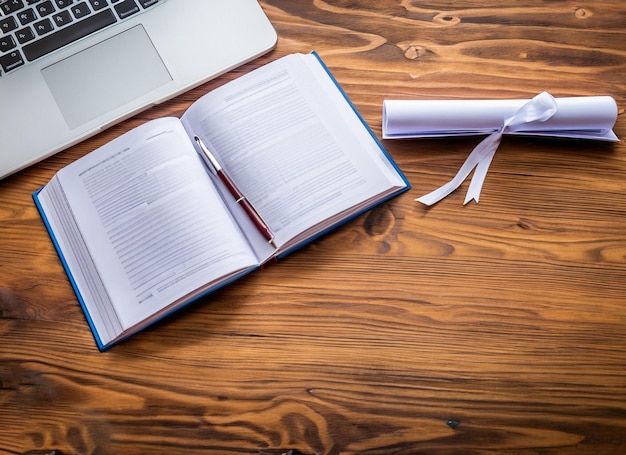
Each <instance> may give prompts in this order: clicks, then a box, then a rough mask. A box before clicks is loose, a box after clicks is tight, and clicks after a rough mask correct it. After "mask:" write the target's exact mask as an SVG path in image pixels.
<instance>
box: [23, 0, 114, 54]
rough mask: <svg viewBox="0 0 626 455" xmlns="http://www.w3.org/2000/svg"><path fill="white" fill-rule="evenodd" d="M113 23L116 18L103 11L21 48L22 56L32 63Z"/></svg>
mask: <svg viewBox="0 0 626 455" xmlns="http://www.w3.org/2000/svg"><path fill="white" fill-rule="evenodd" d="M115 22H116V18H115V15H114V14H113V12H112V11H111V10H108V9H106V10H103V11H101V12H99V13H97V14H94V15H93V16H90V17H88V18H86V19H84V20H82V21H80V22H76V23H74V24H72V25H69V26H67V27H65V28H62V29H61V30H59V31H57V32H55V33H51V34H49V35H46V36H45V37H43V38H41V39H40V40H38V41H35V42H33V43H30V44H27V45H26V46H24V47H23V51H24V55H25V56H26V59H27V60H29V61H33V60H35V59H37V58H39V57H41V56H43V55H46V54H49V53H50V52H52V51H55V50H57V49H60V48H62V47H63V46H65V45H66V44H69V43H71V42H73V41H76V40H78V39H80V38H83V37H85V36H87V35H89V34H91V33H93V32H95V31H97V30H100V29H102V28H104V27H107V26H109V25H111V24H114V23H115Z"/></svg>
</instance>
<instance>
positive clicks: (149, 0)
mask: <svg viewBox="0 0 626 455" xmlns="http://www.w3.org/2000/svg"><path fill="white" fill-rule="evenodd" d="M157 3H159V0H139V4H140V5H141V6H142V8H144V9H145V8H149V7H151V6H152V5H156V4H157Z"/></svg>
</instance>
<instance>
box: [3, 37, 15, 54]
mask: <svg viewBox="0 0 626 455" xmlns="http://www.w3.org/2000/svg"><path fill="white" fill-rule="evenodd" d="M15 46H17V44H15V40H14V39H13V37H12V36H11V35H9V36H3V37H0V52H3V53H4V52H9V51H10V50H11V49H13V48H14V47H15Z"/></svg>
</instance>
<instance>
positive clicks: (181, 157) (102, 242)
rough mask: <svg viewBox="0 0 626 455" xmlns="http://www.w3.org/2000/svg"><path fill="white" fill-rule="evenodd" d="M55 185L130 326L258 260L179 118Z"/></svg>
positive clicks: (86, 162) (79, 164) (118, 143)
mask: <svg viewBox="0 0 626 455" xmlns="http://www.w3.org/2000/svg"><path fill="white" fill-rule="evenodd" d="M58 180H59V182H60V185H61V186H62V188H63V190H64V192H65V197H66V198H67V201H68V204H69V206H71V208H72V214H73V217H74V218H75V220H76V224H77V225H78V227H79V229H80V232H81V235H82V237H83V239H84V243H85V245H86V246H87V248H88V249H89V252H90V255H91V257H92V258H93V261H94V263H95V267H96V268H97V271H98V274H99V276H100V277H101V279H102V282H103V283H104V286H105V288H106V291H107V293H108V294H109V298H110V301H111V302H115V310H116V313H117V314H118V316H119V318H120V321H121V324H122V327H123V328H125V329H127V328H129V327H132V326H133V325H135V324H137V323H139V322H140V321H142V320H143V319H145V318H147V317H149V316H151V315H153V314H154V313H158V312H159V311H160V310H162V309H164V308H166V307H168V305H170V304H171V303H172V302H176V301H179V300H180V299H182V298H183V297H185V296H188V295H189V294H193V293H194V292H198V289H199V288H200V289H203V288H206V287H207V284H209V285H214V284H215V283H216V282H219V281H220V280H222V279H224V278H225V277H229V276H231V275H232V274H233V273H237V272H239V271H241V270H243V269H246V268H249V267H252V266H255V265H256V263H257V260H256V258H255V257H254V255H253V253H252V252H251V250H250V247H249V246H248V244H247V243H246V242H245V240H244V239H243V237H242V236H241V233H240V232H239V229H238V227H237V225H236V223H235V222H234V220H233V219H232V217H231V216H230V214H229V213H228V211H227V210H225V208H224V205H223V202H222V200H221V198H220V197H219V196H218V193H217V191H216V189H215V187H214V186H213V185H212V184H211V182H210V179H208V177H207V175H206V171H205V169H204V168H203V166H202V163H201V161H200V159H199V157H198V156H197V153H196V151H195V149H194V148H193V146H192V145H191V144H190V143H189V140H188V137H187V135H186V133H185V131H184V129H183V128H182V125H181V124H180V121H179V120H178V119H172V118H168V119H160V120H155V121H152V122H148V123H146V124H144V125H142V126H140V127H138V128H136V129H134V130H132V131H131V132H129V133H127V134H125V135H124V136H121V137H120V138H118V139H116V140H114V141H112V142H110V143H109V144H106V145H105V146H103V147H101V148H100V149H98V150H96V151H94V152H92V153H91V154H89V155H87V156H85V157H83V158H81V159H80V160H78V161H76V162H74V163H72V164H71V165H70V166H68V167H66V168H64V169H62V170H61V171H60V172H59V173H58Z"/></svg>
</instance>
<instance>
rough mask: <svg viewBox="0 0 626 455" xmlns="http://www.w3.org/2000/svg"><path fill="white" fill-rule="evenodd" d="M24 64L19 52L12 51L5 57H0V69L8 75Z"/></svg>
mask: <svg viewBox="0 0 626 455" xmlns="http://www.w3.org/2000/svg"><path fill="white" fill-rule="evenodd" d="M23 64H24V59H23V58H22V54H20V53H19V51H12V52H9V53H8V54H6V55H2V56H0V68H2V69H3V70H4V72H5V73H8V72H9V71H11V70H14V69H15V68H17V67H19V66H22V65H23Z"/></svg>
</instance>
